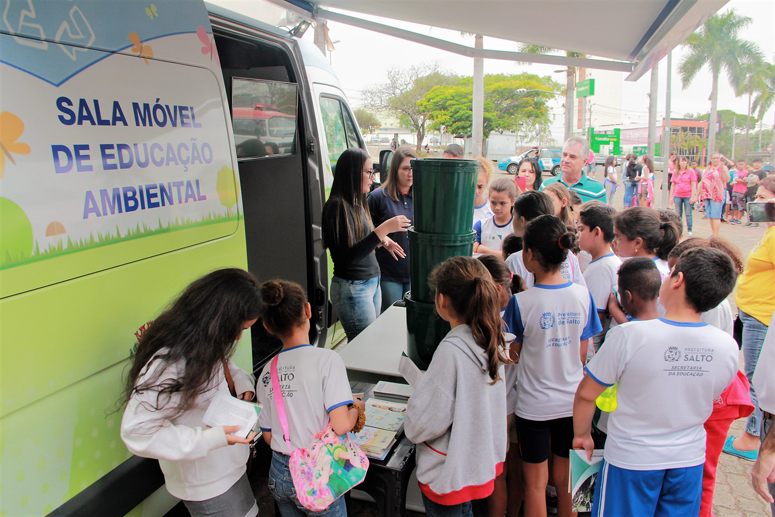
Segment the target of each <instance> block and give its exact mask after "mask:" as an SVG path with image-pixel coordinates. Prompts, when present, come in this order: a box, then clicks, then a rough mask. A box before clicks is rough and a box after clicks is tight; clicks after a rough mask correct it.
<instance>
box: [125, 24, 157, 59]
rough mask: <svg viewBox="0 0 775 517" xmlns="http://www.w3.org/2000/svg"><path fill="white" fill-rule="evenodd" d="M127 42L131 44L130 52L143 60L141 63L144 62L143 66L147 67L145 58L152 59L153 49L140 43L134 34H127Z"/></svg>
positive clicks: (138, 37)
mask: <svg viewBox="0 0 775 517" xmlns="http://www.w3.org/2000/svg"><path fill="white" fill-rule="evenodd" d="M129 41H131V42H132V52H136V53H137V56H138V57H141V58H143V61H145V64H146V65H147V64H148V59H147V58H152V57H153V49H152V48H151V46H150V45H147V44H144V43H143V42H142V41H140V36H138V35H137V33H136V32H130V33H129Z"/></svg>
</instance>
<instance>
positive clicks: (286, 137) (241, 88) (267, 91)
mask: <svg viewBox="0 0 775 517" xmlns="http://www.w3.org/2000/svg"><path fill="white" fill-rule="evenodd" d="M298 98H299V94H298V87H297V86H296V85H295V84H291V83H282V82H278V81H265V80H260V79H246V78H243V77H234V78H232V88H231V101H232V102H231V105H232V124H233V127H234V139H235V143H236V144H237V158H239V159H245V158H260V157H264V156H275V155H288V154H293V153H294V152H295V147H296V109H297V101H298Z"/></svg>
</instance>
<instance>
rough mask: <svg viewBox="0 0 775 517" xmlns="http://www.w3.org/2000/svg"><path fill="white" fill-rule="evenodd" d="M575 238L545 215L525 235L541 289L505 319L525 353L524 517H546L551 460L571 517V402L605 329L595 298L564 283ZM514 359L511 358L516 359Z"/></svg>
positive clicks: (521, 418)
mask: <svg viewBox="0 0 775 517" xmlns="http://www.w3.org/2000/svg"><path fill="white" fill-rule="evenodd" d="M575 245H576V235H575V233H573V232H569V231H567V228H566V227H565V225H564V224H563V223H562V221H560V219H559V218H557V217H555V216H553V215H542V216H540V217H538V218H536V219H535V220H533V221H531V222H530V224H528V226H527V230H526V231H525V236H524V248H523V251H524V261H525V266H526V267H527V269H528V271H530V272H531V273H533V274H534V275H535V279H536V283H535V285H534V286H533V287H531V288H529V289H528V290H527V291H524V292H522V293H519V294H516V295H514V296H513V297H512V298H511V300H510V301H509V304H508V306H507V307H506V312H505V313H504V316H503V319H504V321H505V322H506V324H507V325H508V326H509V328H510V329H511V332H512V333H513V334H514V335H516V339H515V340H514V342H513V343H512V345H511V349H513V350H515V351H516V353H518V354H519V371H518V376H519V383H518V384H517V400H516V414H517V432H518V435H519V443H520V449H521V451H522V473H523V479H524V485H525V515H546V498H545V491H546V485H547V483H548V481H549V467H548V460H549V454H550V452H551V455H552V465H553V474H554V479H553V480H552V481H553V484H554V487H555V488H556V490H557V497H558V513H559V515H566V516H567V515H571V497H570V493H569V492H568V469H569V452H568V451H569V449H570V448H571V442H572V441H573V418H572V417H573V399H574V396H575V393H576V388H577V387H578V384H579V382H581V379H582V378H583V377H584V373H583V367H584V362H585V360H586V356H587V346H588V343H589V339H590V338H591V337H592V336H594V335H595V334H597V333H598V332H600V331H601V330H602V326H601V325H600V319H599V318H598V316H597V309H596V308H595V303H594V301H593V300H592V295H591V294H590V293H589V290H588V289H587V288H586V287H582V286H580V285H577V284H574V283H573V282H569V281H568V280H566V279H565V278H564V277H563V276H562V274H561V273H560V265H561V264H562V263H563V262H564V261H565V260H566V258H567V255H568V249H570V248H573V247H574V246H575ZM513 357H514V355H513V354H512V358H513Z"/></svg>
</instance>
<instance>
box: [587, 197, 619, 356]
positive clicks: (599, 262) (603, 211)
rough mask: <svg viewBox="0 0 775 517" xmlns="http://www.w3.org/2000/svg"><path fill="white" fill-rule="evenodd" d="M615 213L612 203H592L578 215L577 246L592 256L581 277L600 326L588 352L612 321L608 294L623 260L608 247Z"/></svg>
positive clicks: (600, 338)
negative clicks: (601, 328) (600, 328)
mask: <svg viewBox="0 0 775 517" xmlns="http://www.w3.org/2000/svg"><path fill="white" fill-rule="evenodd" d="M615 213H616V210H614V208H613V207H611V206H607V205H593V206H590V207H587V208H585V209H584V210H582V211H581V213H580V214H579V225H578V230H579V248H581V250H582V251H586V252H587V253H589V254H590V255H591V256H592V260H591V261H590V263H589V265H588V266H587V269H586V270H585V271H584V280H585V281H586V283H587V288H588V289H589V292H590V293H592V299H593V300H595V307H597V315H598V317H599V318H600V324H601V325H602V326H603V330H602V331H601V332H600V333H599V334H597V335H596V336H595V337H594V338H593V339H592V343H593V345H594V350H593V351H592V350H590V352H597V351H598V349H600V344H601V343H602V342H603V339H604V338H605V334H606V332H608V326H609V325H610V323H611V316H610V315H609V314H608V310H607V307H608V297H609V295H610V294H611V293H612V292H614V291H615V290H616V285H617V282H618V271H619V266H621V265H622V260H621V259H620V258H619V257H617V256H616V255H615V254H614V252H613V250H612V249H611V242H613V240H614V219H613V215H614V214H615ZM590 355H591V354H590Z"/></svg>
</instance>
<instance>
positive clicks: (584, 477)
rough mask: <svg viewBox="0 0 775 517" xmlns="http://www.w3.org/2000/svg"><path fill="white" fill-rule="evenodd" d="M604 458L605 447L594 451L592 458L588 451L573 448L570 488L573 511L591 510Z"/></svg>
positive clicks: (571, 452)
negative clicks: (588, 456)
mask: <svg viewBox="0 0 775 517" xmlns="http://www.w3.org/2000/svg"><path fill="white" fill-rule="evenodd" d="M602 460H603V449H595V450H594V451H592V459H591V460H588V459H587V451H585V450H577V449H571V451H570V476H569V479H568V490H569V491H570V495H571V511H574V512H591V511H592V499H593V497H594V495H595V483H596V482H597V475H598V473H599V472H600V464H601V463H600V462H601V461H602Z"/></svg>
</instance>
